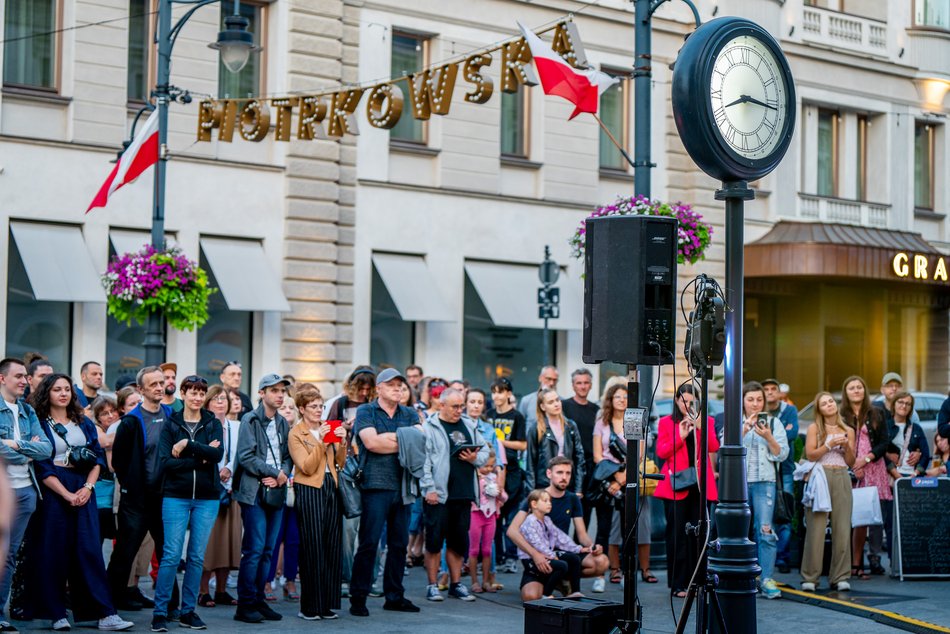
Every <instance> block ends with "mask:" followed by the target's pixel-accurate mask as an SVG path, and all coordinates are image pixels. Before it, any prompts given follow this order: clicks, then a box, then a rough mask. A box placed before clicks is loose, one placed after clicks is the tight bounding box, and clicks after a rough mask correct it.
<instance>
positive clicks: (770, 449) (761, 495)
mask: <svg viewBox="0 0 950 634" xmlns="http://www.w3.org/2000/svg"><path fill="white" fill-rule="evenodd" d="M742 414H743V420H742V444H743V446H745V449H746V473H747V474H748V483H749V506H751V507H752V526H753V527H754V529H755V530H754V531H753V533H754V534H755V541H756V544H757V545H758V555H759V565H760V566H762V576H761V579H762V581H761V584H760V590H761V591H762V594H763V596H765V598H766V599H777V598H779V597H780V596H782V593H781V592H780V591H779V589H778V587H777V586H776V585H775V580H774V579H772V573H773V572H774V569H775V554H776V547H777V545H778V535H777V533H776V532H775V531H774V530H773V529H772V517H773V512H774V510H775V473H776V470H775V467H776V465H779V464H780V463H781V462H782V461H783V460H785V458H786V457H787V456H788V438H787V437H786V436H785V427H784V426H783V425H782V423H781V421H780V420H779V419H777V418H776V417H774V416H770V415H769V414H768V413H767V412H766V411H765V388H763V387H762V384H761V383H757V382H755V381H752V382H749V383H746V384H745V385H744V386H743V388H742Z"/></svg>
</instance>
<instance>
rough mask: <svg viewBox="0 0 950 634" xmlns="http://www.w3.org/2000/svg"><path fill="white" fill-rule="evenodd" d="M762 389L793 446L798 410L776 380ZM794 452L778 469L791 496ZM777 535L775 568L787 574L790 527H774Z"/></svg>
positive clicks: (793, 491)
mask: <svg viewBox="0 0 950 634" xmlns="http://www.w3.org/2000/svg"><path fill="white" fill-rule="evenodd" d="M762 387H763V388H764V389H765V408H766V409H767V410H768V412H769V414H771V415H772V416H775V417H776V418H777V419H779V421H780V422H781V423H782V426H783V427H785V436H786V437H787V438H788V446H789V447H794V446H795V439H796V438H798V408H796V407H795V406H794V405H792V404H790V403H786V402H785V401H783V400H782V391H781V390H782V384H781V383H779V382H778V379H765V380H764V381H762ZM794 453H795V452H793V451H789V452H788V457H787V458H785V460H784V461H782V466H781V467H780V472H781V476H782V479H781V483H782V488H783V489H784V490H785V491H788V492H789V493H791V494H792V495H794V494H795V480H794V478H793V477H792V474H793V473H794V472H795V455H794ZM775 528H776V531H775V532H776V533H777V534H778V544H777V551H776V554H775V567H776V568H777V569H778V571H779V572H781V573H788V572H789V570H790V569H791V568H790V565H789V564H790V563H791V552H790V551H789V544H790V543H791V538H792V527H791V526H790V525H789V524H779V525H777V526H776V527H775Z"/></svg>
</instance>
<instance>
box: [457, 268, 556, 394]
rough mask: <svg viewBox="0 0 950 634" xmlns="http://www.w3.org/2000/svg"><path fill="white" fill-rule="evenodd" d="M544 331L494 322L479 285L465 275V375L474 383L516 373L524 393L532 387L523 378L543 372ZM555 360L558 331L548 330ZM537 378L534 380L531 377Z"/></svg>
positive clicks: (463, 368)
mask: <svg viewBox="0 0 950 634" xmlns="http://www.w3.org/2000/svg"><path fill="white" fill-rule="evenodd" d="M543 337H544V331H543V330H542V329H540V328H505V327H501V326H495V325H494V324H493V323H492V320H491V317H490V316H489V314H488V310H487V309H486V308H485V305H484V304H483V303H482V300H481V298H480V297H479V296H478V292H477V291H476V290H475V286H474V285H473V284H472V282H471V280H469V278H468V275H466V276H465V322H464V335H463V344H462V376H464V377H466V378H467V379H469V380H470V381H471V382H472V384H473V385H488V384H489V383H491V382H492V381H493V380H494V379H495V378H497V377H499V376H514V377H515V384H514V385H515V391H516V392H518V393H519V394H524V393H527V392H529V391H531V389H533V388H532V386H531V385H529V384H526V381H524V380H521V381H520V382H519V377H535V376H538V375H539V374H541V367H542V366H543V365H544V363H543V362H542V355H543V353H544V338H543ZM548 337H549V340H548V345H549V350H550V353H549V354H550V355H551V357H550V358H552V359H557V348H556V342H557V336H556V331H553V330H552V331H550V332H549V333H548ZM531 380H532V381H533V379H531Z"/></svg>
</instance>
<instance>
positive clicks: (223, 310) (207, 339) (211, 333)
mask: <svg viewBox="0 0 950 634" xmlns="http://www.w3.org/2000/svg"><path fill="white" fill-rule="evenodd" d="M241 4H242V6H243V4H244V3H243V2H242V3H241ZM199 265H200V266H201V268H203V269H204V270H205V271H207V272H208V284H209V285H210V286H212V287H214V288H217V287H218V282H217V280H216V279H215V277H214V270H213V269H212V268H211V266H210V265H209V264H208V260H207V259H205V256H204V252H202V253H201V258H200V261H199ZM253 325H254V315H253V313H252V312H250V311H246V310H231V309H229V308H228V305H227V303H226V302H225V300H224V297H223V294H222V293H221V292H217V293H212V294H211V298H210V299H209V300H208V321H206V322H205V325H204V326H202V327H201V328H199V329H198V349H197V353H198V354H197V357H198V358H197V364H196V365H197V369H198V374H200V375H201V376H204V377H206V378H208V379H210V380H211V381H212V382H216V380H217V377H218V375H219V374H221V368H223V367H224V364H225V363H228V362H230V361H237V362H238V363H240V364H241V365H242V366H243V368H244V372H243V373H242V374H243V376H242V381H243V384H242V385H241V390H242V391H244V392H249V388H250V380H251V372H250V369H249V368H250V367H251V341H252V339H253V336H254V334H253V333H254V328H253Z"/></svg>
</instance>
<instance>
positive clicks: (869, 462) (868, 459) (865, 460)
mask: <svg viewBox="0 0 950 634" xmlns="http://www.w3.org/2000/svg"><path fill="white" fill-rule="evenodd" d="M864 464H871V459H870V458H868V457H867V456H864Z"/></svg>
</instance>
